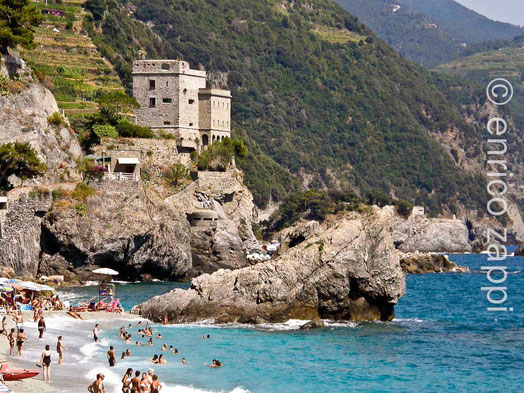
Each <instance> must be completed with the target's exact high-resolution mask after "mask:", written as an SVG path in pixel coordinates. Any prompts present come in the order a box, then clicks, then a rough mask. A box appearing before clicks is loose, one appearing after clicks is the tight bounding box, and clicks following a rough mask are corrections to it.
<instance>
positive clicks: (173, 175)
mask: <svg viewBox="0 0 524 393" xmlns="http://www.w3.org/2000/svg"><path fill="white" fill-rule="evenodd" d="M186 176H187V168H186V167H185V166H184V165H182V164H172V165H170V166H168V167H166V168H164V179H165V180H166V181H167V182H168V183H169V184H172V185H173V186H174V187H178V183H179V182H180V180H182V179H183V178H185V177H186Z"/></svg>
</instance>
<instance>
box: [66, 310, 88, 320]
mask: <svg viewBox="0 0 524 393" xmlns="http://www.w3.org/2000/svg"><path fill="white" fill-rule="evenodd" d="M66 314H67V315H70V316H72V317H73V318H75V319H84V318H82V316H81V315H80V314H79V313H77V312H76V311H75V310H73V307H69V310H68V311H67V313H66Z"/></svg>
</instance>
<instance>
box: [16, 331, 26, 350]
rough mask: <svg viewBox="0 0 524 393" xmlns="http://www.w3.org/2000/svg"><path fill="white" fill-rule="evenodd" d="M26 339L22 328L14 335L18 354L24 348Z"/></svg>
mask: <svg viewBox="0 0 524 393" xmlns="http://www.w3.org/2000/svg"><path fill="white" fill-rule="evenodd" d="M25 340H27V336H26V335H25V334H24V329H20V330H19V331H18V334H17V335H16V347H17V348H18V356H22V350H23V349H24V342H25Z"/></svg>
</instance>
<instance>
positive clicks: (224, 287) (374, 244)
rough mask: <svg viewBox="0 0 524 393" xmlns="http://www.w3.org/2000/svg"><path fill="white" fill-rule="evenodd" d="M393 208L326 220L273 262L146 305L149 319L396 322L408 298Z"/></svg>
mask: <svg viewBox="0 0 524 393" xmlns="http://www.w3.org/2000/svg"><path fill="white" fill-rule="evenodd" d="M393 216H394V212H393V209H392V208H385V209H379V208H376V207H375V208H372V209H370V211H368V212H366V213H363V214H358V213H347V214H344V215H338V216H336V217H335V218H331V219H328V220H327V221H326V222H324V223H323V224H322V225H321V226H320V228H319V229H318V230H317V231H316V232H315V233H313V234H311V235H310V236H309V237H308V238H307V239H305V240H304V241H303V242H301V243H300V244H298V245H296V246H295V247H292V248H290V249H289V250H288V251H286V252H285V253H283V254H282V255H281V256H279V257H278V258H277V259H275V260H271V261H268V262H265V263H260V264H257V265H255V266H250V267H245V268H242V269H238V270H233V271H226V270H219V271H217V272H215V273H213V274H211V275H210V274H204V275H202V276H199V277H197V278H196V279H194V280H193V281H192V285H191V288H190V289H188V290H181V289H176V290H174V291H171V292H170V293H168V294H165V295H162V296H157V297H154V298H152V299H150V300H149V301H147V302H145V303H143V304H142V305H140V306H139V307H138V310H136V311H138V312H139V313H140V314H141V315H142V316H143V317H146V318H150V319H152V320H156V321H160V320H162V319H163V318H164V316H165V315H167V316H168V319H169V320H170V321H172V322H194V321H200V320H206V319H213V320H214V321H215V322H218V323H222V322H224V323H225V322H241V323H259V322H283V321H286V320H288V319H309V320H314V319H318V318H323V319H335V320H357V321H361V320H390V319H392V318H393V316H394V314H393V308H394V305H395V304H396V303H397V301H398V299H399V298H400V297H401V296H402V295H404V292H405V278H404V274H403V272H402V269H401V268H400V263H399V256H398V254H397V251H396V250H395V247H394V245H393V240H392V226H393Z"/></svg>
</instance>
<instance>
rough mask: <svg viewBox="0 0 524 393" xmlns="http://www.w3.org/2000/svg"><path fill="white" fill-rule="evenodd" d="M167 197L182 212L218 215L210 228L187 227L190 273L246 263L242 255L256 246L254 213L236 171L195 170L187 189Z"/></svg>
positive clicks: (196, 273)
mask: <svg viewBox="0 0 524 393" xmlns="http://www.w3.org/2000/svg"><path fill="white" fill-rule="evenodd" d="M167 200H168V202H169V204H170V205H172V206H173V207H174V208H175V209H176V210H179V211H181V212H182V213H184V214H188V215H189V214H192V213H194V212H199V211H206V210H211V211H213V212H215V213H216V215H217V217H218V220H217V222H216V225H215V226H213V227H196V226H194V227H192V228H191V249H192V254H193V267H192V270H191V272H190V274H191V276H193V277H196V276H198V275H200V274H202V273H211V272H214V271H216V270H218V269H222V268H224V269H238V268H241V267H245V266H248V262H247V259H246V254H247V253H248V252H249V250H251V249H253V248H256V247H257V246H258V242H257V240H256V239H255V236H254V235H253V231H252V229H251V223H252V222H253V221H254V220H255V217H256V213H255V206H254V204H253V196H252V195H251V192H249V190H248V189H247V187H246V186H245V185H244V184H243V181H242V173H241V172H240V171H237V170H229V171H227V172H199V174H198V180H197V181H196V182H195V183H193V184H192V185H191V186H189V187H188V192H185V191H183V192H181V193H180V195H179V196H175V197H170V198H168V199H167Z"/></svg>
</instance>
